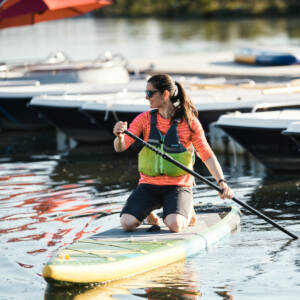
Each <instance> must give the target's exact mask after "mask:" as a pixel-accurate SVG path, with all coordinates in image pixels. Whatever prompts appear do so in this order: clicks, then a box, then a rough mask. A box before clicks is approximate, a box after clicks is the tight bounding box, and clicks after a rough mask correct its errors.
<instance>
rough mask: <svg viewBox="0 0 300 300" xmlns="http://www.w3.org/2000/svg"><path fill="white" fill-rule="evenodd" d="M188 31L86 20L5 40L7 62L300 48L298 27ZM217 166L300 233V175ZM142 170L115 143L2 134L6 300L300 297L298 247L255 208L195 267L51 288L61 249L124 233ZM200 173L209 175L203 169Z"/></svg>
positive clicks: (264, 23)
mask: <svg viewBox="0 0 300 300" xmlns="http://www.w3.org/2000/svg"><path fill="white" fill-rule="evenodd" d="M184 24H185V25H184V26H183V21H156V20H146V21H145V20H135V21H127V20H125V19H116V20H115V19H114V20H111V19H106V20H95V19H91V18H81V19H76V21H75V20H63V21H58V22H49V23H43V24H38V25H35V26H33V27H23V28H18V29H16V28H12V29H7V30H3V31H0V41H1V45H0V60H1V61H8V60H21V59H32V58H37V57H40V58H43V57H45V56H47V55H48V54H49V53H50V52H55V51H58V50H63V51H65V52H66V53H67V54H69V55H70V56H71V57H72V58H76V59H77V58H78V59H81V58H82V59H83V58H88V57H96V56H97V55H98V54H100V53H101V52H103V51H105V50H107V49H110V50H112V51H113V52H119V53H122V54H123V55H124V56H125V57H128V58H132V57H136V56H140V55H141V53H142V54H143V55H144V56H147V57H150V56H160V55H167V54H168V53H170V54H179V53H192V52H198V51H208V50H216V51H220V50H224V49H228V50H232V49H234V48H235V47H236V46H240V45H241V44H244V43H249V42H253V43H257V44H260V43H265V44H271V45H279V44H286V45H289V46H294V47H297V46H298V45H299V39H300V31H299V29H298V28H299V21H297V20H283V19H281V20H245V21H238V22H233V21H206V22H204V21H184ZM112 45H114V47H113V48H112ZM33 53H34V55H33ZM218 157H219V159H220V162H221V164H222V166H223V169H224V172H225V174H226V178H228V179H229V183H230V185H231V186H232V188H233V189H234V191H235V194H236V197H237V198H239V199H241V200H242V201H245V202H247V203H248V204H250V205H252V206H253V207H255V208H256V209H258V210H260V211H261V212H263V213H265V214H267V215H268V216H269V217H271V218H272V219H273V220H274V221H276V222H278V223H279V224H280V225H281V226H283V227H284V228H286V229H287V230H290V231H293V232H295V233H297V234H298V235H300V220H299V198H300V178H299V173H286V174H285V173H280V174H278V173H277V174H276V173H269V172H267V171H266V170H265V169H264V167H263V166H262V165H260V164H259V163H258V162H256V161H255V160H253V159H252V158H250V157H248V156H245V157H240V158H239V159H237V160H235V159H234V158H233V157H230V156H218ZM234 162H236V163H234ZM136 169H137V161H136V153H134V152H132V153H121V154H120V153H119V154H117V153H114V152H113V150H112V146H111V145H102V146H89V147H87V146H81V145H80V146H78V147H76V148H75V149H72V150H69V151H66V152H59V151H58V150H57V149H56V142H55V133H54V132H52V131H35V132H6V131H2V132H1V140H0V236H1V238H0V253H1V258H0V265H1V281H0V299H1V300H7V299H44V298H45V299H143V298H148V299H263V300H268V299H272V300H274V299H280V300H281V299H298V298H299V292H300V284H299V282H300V255H299V250H298V249H299V241H291V240H290V239H289V237H288V236H287V235H285V234H284V233H282V232H280V231H279V230H277V229H275V228H274V227H272V226H271V225H269V224H266V223H265V222H264V221H263V220H261V219H259V218H258V217H256V216H254V215H252V214H250V213H248V212H247V211H244V210H243V213H244V214H243V216H242V224H241V231H240V232H237V233H235V234H234V235H232V236H231V237H229V238H227V239H225V240H223V241H221V242H220V243H218V244H217V245H215V246H214V247H212V248H210V249H208V250H207V251H205V252H203V253H200V254H199V255H197V256H195V257H192V258H189V259H187V261H186V262H179V263H177V264H173V265H171V266H168V267H166V268H161V269H160V270H157V271H153V272H149V273H147V274H143V275H140V276H137V277H134V278H132V279H128V280H124V281H121V282H115V283H111V284H108V285H105V286H98V287H94V288H93V289H90V288H86V287H82V288H64V289H59V288H54V287H51V286H47V285H46V283H45V281H44V280H43V278H42V277H41V272H42V268H43V266H44V264H45V263H46V261H47V260H48V259H49V257H50V256H51V255H52V253H53V252H54V251H55V250H57V249H58V248H60V247H62V246H65V245H67V244H69V243H72V242H74V241H76V240H78V239H80V238H83V237H87V236H89V235H91V234H93V233H95V232H99V231H101V230H105V229H106V228H108V227H110V226H113V225H114V224H118V222H119V220H118V214H117V212H118V211H119V210H120V208H121V207H122V205H123V204H124V201H125V200H126V198H127V196H128V195H129V193H130V191H131V190H132V189H133V188H134V186H135V184H136V182H137V180H138V175H137V172H136ZM196 171H198V172H199V173H201V174H204V175H205V176H208V173H207V171H206V170H205V168H204V167H203V165H202V164H201V163H198V164H197V165H196ZM208 178H209V177H208ZM194 195H195V201H201V200H203V199H205V200H208V201H210V200H212V201H215V200H217V198H218V197H217V194H216V192H215V191H213V190H212V189H211V188H208V187H207V186H205V185H204V184H202V183H200V182H198V181H197V185H196V188H195V191H194ZM103 212H110V213H111V215H109V216H104V215H103ZM111 295H113V296H111Z"/></svg>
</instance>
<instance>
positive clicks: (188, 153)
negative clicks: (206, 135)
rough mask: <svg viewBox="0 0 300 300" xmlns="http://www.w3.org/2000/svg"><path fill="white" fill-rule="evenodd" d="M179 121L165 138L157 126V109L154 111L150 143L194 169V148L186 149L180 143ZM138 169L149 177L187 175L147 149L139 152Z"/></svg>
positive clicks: (173, 124)
mask: <svg viewBox="0 0 300 300" xmlns="http://www.w3.org/2000/svg"><path fill="white" fill-rule="evenodd" d="M179 121H180V120H179V119H175V120H174V122H173V123H172V125H171V127H170V128H169V130H168V131H167V133H166V134H165V135H164V136H163V135H162V134H161V132H160V131H159V130H158V128H157V126H156V123H157V109H155V110H152V111H151V127H150V135H149V139H148V143H149V144H151V145H152V146H154V147H156V148H157V149H159V150H160V151H161V152H163V153H167V154H168V155H170V156H171V157H172V158H173V159H175V160H177V161H178V162H180V163H181V164H183V165H184V166H186V167H188V168H190V169H192V168H193V165H194V162H195V156H194V148H193V146H191V147H190V148H189V149H186V148H185V147H184V146H183V145H182V144H181V143H180V141H179V138H178V132H177V125H178V123H179ZM138 169H139V172H141V173H143V174H145V175H148V176H159V175H168V176H181V175H184V174H187V172H186V171H184V170H182V169H181V168H179V167H177V166H175V165H174V164H173V163H171V162H169V161H167V160H165V159H164V158H163V157H161V156H160V155H158V154H156V153H155V152H154V151H152V150H151V149H149V148H147V147H143V149H142V150H141V151H140V152H139V157H138Z"/></svg>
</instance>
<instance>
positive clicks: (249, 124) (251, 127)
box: [216, 108, 300, 170]
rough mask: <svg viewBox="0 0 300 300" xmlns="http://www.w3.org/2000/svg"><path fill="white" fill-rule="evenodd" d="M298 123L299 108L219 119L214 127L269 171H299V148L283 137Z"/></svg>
mask: <svg viewBox="0 0 300 300" xmlns="http://www.w3.org/2000/svg"><path fill="white" fill-rule="evenodd" d="M299 121H300V108H298V109H296V108H295V109H283V108H281V109H277V110H274V111H260V112H254V113H233V114H228V115H223V116H221V117H220V118H219V119H218V121H217V123H216V126H218V127H220V128H221V129H223V130H224V131H225V132H226V133H227V134H228V135H230V136H231V137H232V138H233V139H234V140H235V141H236V142H237V143H238V144H240V145H241V146H242V147H244V148H245V149H246V150H247V151H248V152H249V153H251V154H252V155H253V156H254V157H255V158H256V159H257V160H258V161H260V162H261V163H262V164H264V165H265V166H266V167H267V168H269V169H271V170H299V169H300V153H299V146H297V145H296V144H295V143H293V142H292V141H291V139H290V138H289V137H288V136H287V135H284V134H282V132H283V131H284V130H286V129H287V128H288V126H289V125H290V124H291V123H293V122H299Z"/></svg>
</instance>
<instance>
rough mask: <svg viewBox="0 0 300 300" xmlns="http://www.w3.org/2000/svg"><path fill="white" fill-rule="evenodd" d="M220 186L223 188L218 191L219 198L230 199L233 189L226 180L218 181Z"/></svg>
mask: <svg viewBox="0 0 300 300" xmlns="http://www.w3.org/2000/svg"><path fill="white" fill-rule="evenodd" d="M219 186H220V188H221V189H222V190H223V193H219V195H220V198H221V199H226V198H227V199H232V197H233V191H232V189H231V188H230V187H229V186H228V185H227V183H226V182H223V181H222V182H220V184H219Z"/></svg>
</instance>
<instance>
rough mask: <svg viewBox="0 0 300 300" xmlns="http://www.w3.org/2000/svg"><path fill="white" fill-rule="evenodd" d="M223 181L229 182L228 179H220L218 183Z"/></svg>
mask: <svg viewBox="0 0 300 300" xmlns="http://www.w3.org/2000/svg"><path fill="white" fill-rule="evenodd" d="M221 182H225V183H227V181H226V179H220V180H219V181H218V184H220V183H221Z"/></svg>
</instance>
